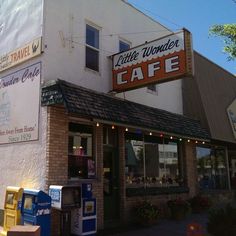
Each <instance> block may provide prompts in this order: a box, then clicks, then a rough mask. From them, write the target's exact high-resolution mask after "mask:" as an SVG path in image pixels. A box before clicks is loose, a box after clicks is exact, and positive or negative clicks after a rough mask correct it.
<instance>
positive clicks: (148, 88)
mask: <svg viewBox="0 0 236 236" xmlns="http://www.w3.org/2000/svg"><path fill="white" fill-rule="evenodd" d="M154 86H155V89H152V87H153V88H154ZM147 92H148V93H151V94H153V95H158V85H157V84H151V85H148V86H147Z"/></svg>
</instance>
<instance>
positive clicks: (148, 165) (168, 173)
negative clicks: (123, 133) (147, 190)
mask: <svg viewBox="0 0 236 236" xmlns="http://www.w3.org/2000/svg"><path fill="white" fill-rule="evenodd" d="M179 165H180V162H179V157H178V145H177V143H175V142H169V143H163V140H161V139H158V138H156V139H155V138H154V140H152V141H151V142H150V140H146V139H144V141H142V140H135V139H130V138H126V185H127V187H128V188H129V187H143V186H144V185H146V186H147V187H166V186H180V185H182V183H183V179H182V177H181V175H180V172H179Z"/></svg>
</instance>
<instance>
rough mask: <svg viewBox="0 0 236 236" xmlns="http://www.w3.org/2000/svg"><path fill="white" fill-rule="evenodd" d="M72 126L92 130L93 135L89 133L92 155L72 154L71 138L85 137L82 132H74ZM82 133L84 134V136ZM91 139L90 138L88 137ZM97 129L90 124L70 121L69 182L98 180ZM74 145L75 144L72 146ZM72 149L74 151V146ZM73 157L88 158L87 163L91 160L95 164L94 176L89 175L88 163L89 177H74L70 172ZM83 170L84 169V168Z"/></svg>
mask: <svg viewBox="0 0 236 236" xmlns="http://www.w3.org/2000/svg"><path fill="white" fill-rule="evenodd" d="M70 125H78V126H80V125H81V126H84V128H85V127H86V126H87V127H89V129H91V133H87V134H90V135H91V153H90V154H91V155H90V154H76V153H73V152H71V151H70V150H71V147H69V145H70V142H69V140H70V137H78V136H80V137H83V135H82V136H81V132H80V131H73V130H71V129H70ZM83 133H84V134H86V132H83ZM83 133H82V134H83ZM88 137H89V136H88ZM95 137H96V129H95V126H94V125H92V124H88V123H81V122H76V121H70V122H69V123H68V180H69V181H73V180H81V179H96V178H97V159H96V143H95V142H96V138H95ZM72 145H74V143H73V144H72ZM72 149H73V146H72ZM72 157H79V158H81V157H85V158H87V161H88V160H89V159H90V160H92V161H93V164H94V175H93V176H90V177H89V175H88V162H87V175H86V177H84V176H79V175H77V176H73V174H71V172H70V169H69V168H70V166H69V162H70V158H72ZM82 168H84V167H83V166H82Z"/></svg>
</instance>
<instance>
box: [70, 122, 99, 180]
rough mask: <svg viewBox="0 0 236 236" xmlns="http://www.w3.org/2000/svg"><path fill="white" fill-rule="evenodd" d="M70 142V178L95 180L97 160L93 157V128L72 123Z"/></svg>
mask: <svg viewBox="0 0 236 236" xmlns="http://www.w3.org/2000/svg"><path fill="white" fill-rule="evenodd" d="M69 131H70V135H69V142H68V153H69V156H68V172H69V178H74V177H76V178H94V177H95V161H94V160H95V159H94V157H93V150H92V149H93V133H92V127H90V126H88V125H82V124H74V123H70V125H69Z"/></svg>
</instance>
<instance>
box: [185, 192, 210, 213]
mask: <svg viewBox="0 0 236 236" xmlns="http://www.w3.org/2000/svg"><path fill="white" fill-rule="evenodd" d="M189 202H190V205H191V208H192V212H193V213H201V212H203V211H205V210H208V209H209V208H210V206H211V202H210V199H209V198H208V197H206V196H202V195H197V196H195V197H193V198H191V199H190V200H189Z"/></svg>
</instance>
